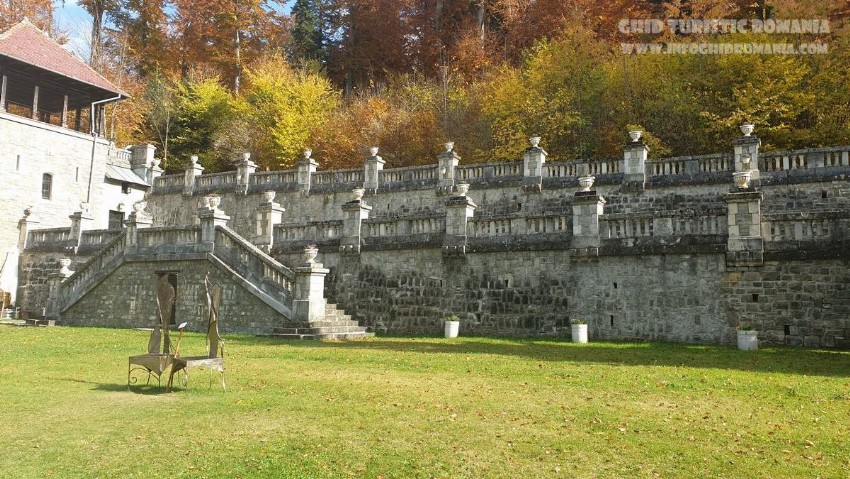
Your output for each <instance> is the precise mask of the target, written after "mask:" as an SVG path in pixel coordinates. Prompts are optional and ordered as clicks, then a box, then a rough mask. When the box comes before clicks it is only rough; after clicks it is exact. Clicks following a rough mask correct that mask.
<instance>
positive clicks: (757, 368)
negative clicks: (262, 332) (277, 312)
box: [250, 337, 850, 376]
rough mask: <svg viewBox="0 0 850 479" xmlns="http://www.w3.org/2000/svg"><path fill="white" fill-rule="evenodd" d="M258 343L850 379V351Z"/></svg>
mask: <svg viewBox="0 0 850 479" xmlns="http://www.w3.org/2000/svg"><path fill="white" fill-rule="evenodd" d="M250 341H251V342H255V341H256V342H257V343H258V344H279V345H286V346H289V347H293V348H304V349H313V348H332V349H341V350H345V349H350V350H354V349H358V350H371V351H389V352H409V353H422V354H454V355H471V354H473V355H474V354H488V355H503V356H515V357H519V358H525V359H528V360H534V361H569V362H578V363H581V362H586V363H597V364H609V365H610V364H613V365H623V366H668V367H676V366H684V367H690V368H709V369H730V370H741V371H753V372H778V373H786V374H807V375H816V376H850V352H847V351H826V350H815V349H790V348H769V349H761V350H758V351H738V350H737V349H733V348H730V347H722V346H703V345H691V344H674V343H649V342H647V343H617V342H599V343H589V344H573V343H570V342H568V341H558V340H539V339H492V338H474V337H467V338H460V339H451V340H444V339H440V338H433V337H432V338H428V337H419V338H415V337H408V338H401V337H380V338H377V339H374V340H366V341H342V342H313V341H293V340H275V339H269V338H251V339H250Z"/></svg>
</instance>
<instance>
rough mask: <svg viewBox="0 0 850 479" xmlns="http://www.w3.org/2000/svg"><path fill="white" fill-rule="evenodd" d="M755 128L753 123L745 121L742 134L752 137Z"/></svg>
mask: <svg viewBox="0 0 850 479" xmlns="http://www.w3.org/2000/svg"><path fill="white" fill-rule="evenodd" d="M755 127H756V126H755V125H753V124H752V123H750V122H748V121H745V122H744V124H743V125H741V133H743V134H744V136H750V135H752V133H753V130H754V129H755Z"/></svg>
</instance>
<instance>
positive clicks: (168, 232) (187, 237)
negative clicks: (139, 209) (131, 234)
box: [138, 226, 201, 248]
mask: <svg viewBox="0 0 850 479" xmlns="http://www.w3.org/2000/svg"><path fill="white" fill-rule="evenodd" d="M200 241H201V228H200V227H199V226H184V227H164V228H144V229H140V230H139V232H138V245H139V248H156V247H159V246H180V245H191V244H197V243H199V242H200Z"/></svg>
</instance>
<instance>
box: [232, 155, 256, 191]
mask: <svg viewBox="0 0 850 479" xmlns="http://www.w3.org/2000/svg"><path fill="white" fill-rule="evenodd" d="M255 171H257V164H256V163H254V162H253V161H251V154H250V153H248V152H245V153H243V154H242V161H240V162H239V165H238V166H237V167H236V184H237V185H239V188H241V190H242V194H248V185H250V184H251V175H253V174H254V172H255Z"/></svg>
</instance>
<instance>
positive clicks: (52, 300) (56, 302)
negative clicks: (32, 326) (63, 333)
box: [44, 258, 74, 320]
mask: <svg viewBox="0 0 850 479" xmlns="http://www.w3.org/2000/svg"><path fill="white" fill-rule="evenodd" d="M70 265H71V258H62V259H60V260H59V271H57V272H54V273H51V274H50V275H48V277H47V306H46V307H45V308H44V318H45V319H48V320H56V319H58V318H59V311H60V309H61V308H62V289H61V288H62V282H63V281H65V279H66V278H69V277H71V275H72V274H74V272H73V271H71V270H70V269H69V268H68V267H69V266H70Z"/></svg>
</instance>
